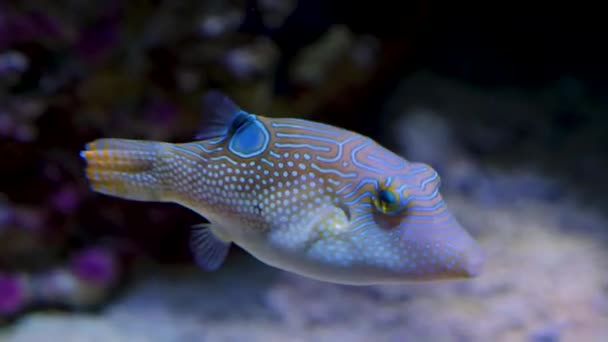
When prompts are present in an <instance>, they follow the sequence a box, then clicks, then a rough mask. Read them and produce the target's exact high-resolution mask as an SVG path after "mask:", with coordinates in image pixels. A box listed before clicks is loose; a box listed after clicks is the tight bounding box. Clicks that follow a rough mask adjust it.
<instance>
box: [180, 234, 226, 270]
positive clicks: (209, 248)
mask: <svg viewBox="0 0 608 342" xmlns="http://www.w3.org/2000/svg"><path fill="white" fill-rule="evenodd" d="M211 226H212V224H211V223H202V224H198V225H196V226H193V227H192V231H191V234H190V248H191V250H192V254H193V255H194V259H195V261H196V263H197V264H198V265H199V266H200V267H201V268H202V269H203V270H205V271H215V270H217V269H218V268H219V267H220V266H221V265H222V264H223V263H224V260H225V259H226V255H228V251H229V250H230V244H231V242H230V241H224V240H222V239H220V238H219V237H218V236H216V235H215V234H214V233H213V231H212V229H211Z"/></svg>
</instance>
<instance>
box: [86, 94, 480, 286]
mask: <svg viewBox="0 0 608 342" xmlns="http://www.w3.org/2000/svg"><path fill="white" fill-rule="evenodd" d="M203 104H204V105H203V108H206V110H204V114H205V115H204V116H203V118H202V121H203V122H202V125H201V129H200V133H199V134H198V135H197V137H196V139H197V141H193V142H187V143H175V144H174V143H167V142H156V141H143V140H128V139H99V140H96V141H93V142H91V143H89V144H88V145H87V146H86V149H85V151H83V152H82V156H83V158H84V159H85V160H86V161H87V169H86V174H87V178H88V180H89V182H90V184H91V187H92V189H93V190H95V191H97V192H99V193H102V194H107V195H112V196H117V197H121V198H125V199H131V200H139V201H159V202H174V203H178V204H180V205H182V206H185V207H187V208H190V209H191V210H193V211H195V212H197V213H198V214H200V215H202V216H204V217H205V218H206V219H207V220H208V221H209V222H210V223H206V224H201V225H197V226H195V227H193V229H192V234H191V248H192V251H193V254H194V256H195V259H196V261H197V263H198V264H199V265H200V266H201V267H202V268H203V269H205V270H215V269H217V268H219V267H220V266H221V265H222V263H223V262H224V259H225V257H226V255H227V254H228V251H229V247H230V244H231V243H235V244H237V245H239V246H240V247H242V248H243V249H245V250H246V251H247V252H249V253H250V254H252V255H253V256H255V257H256V258H257V259H259V260H261V261H263V262H265V263H266V264H268V265H271V266H274V267H277V268H280V269H283V270H287V271H291V272H294V273H298V274H301V275H304V276H308V277H311V278H315V279H318V280H323V281H328V282H335V283H342V284H353V285H368V284H379V283H402V282H408V281H416V280H436V279H453V278H468V277H473V276H476V275H478V274H479V273H480V271H481V269H482V264H483V255H482V252H481V250H480V247H479V246H478V244H477V243H476V242H475V241H474V240H473V238H472V237H471V236H470V235H469V234H468V233H467V232H466V231H465V230H464V229H463V228H462V227H461V226H460V224H459V223H458V222H457V220H456V219H455V218H454V216H453V215H452V214H451V213H450V211H449V210H448V208H447V206H446V204H445V202H444V200H443V199H442V196H441V194H440V193H439V187H440V178H439V176H438V174H437V172H436V171H435V170H434V169H433V168H432V167H430V166H429V165H426V164H423V163H418V162H410V161H407V160H405V159H403V158H402V157H400V156H398V155H396V154H395V153H393V152H391V151H389V150H387V149H386V148H384V147H382V146H381V145H379V144H378V143H376V142H375V141H373V140H372V139H370V138H368V137H365V136H362V135H360V134H357V133H355V132H351V131H348V130H345V129H341V128H337V127H334V126H330V125H326V124H322V123H317V122H313V121H307V120H301V119H291V118H269V117H263V116H259V115H254V114H250V113H247V112H245V111H244V110H242V109H241V108H239V107H238V106H237V105H236V104H235V103H233V102H232V101H231V100H230V99H229V98H228V97H226V96H225V95H223V94H222V93H220V92H218V91H210V92H209V93H208V94H207V95H206V96H205V97H204V98H203Z"/></svg>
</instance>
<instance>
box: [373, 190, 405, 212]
mask: <svg viewBox="0 0 608 342" xmlns="http://www.w3.org/2000/svg"><path fill="white" fill-rule="evenodd" d="M374 204H375V206H376V209H378V211H380V212H382V213H384V214H391V213H395V212H396V211H398V210H399V209H401V207H402V205H401V198H400V196H399V194H398V193H397V192H396V191H395V190H394V189H392V188H385V189H380V190H379V191H378V194H377V196H376V199H375V201H374Z"/></svg>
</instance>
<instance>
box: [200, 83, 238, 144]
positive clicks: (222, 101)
mask: <svg viewBox="0 0 608 342" xmlns="http://www.w3.org/2000/svg"><path fill="white" fill-rule="evenodd" d="M241 112H243V111H242V110H241V108H240V107H239V106H237V105H236V104H235V103H234V102H232V100H231V99H230V98H229V97H228V96H226V95H224V94H223V93H222V92H221V91H218V90H210V91H208V92H207V94H205V96H203V100H202V118H201V123H200V126H199V130H198V132H197V134H196V137H195V139H210V138H216V137H220V136H223V135H226V134H227V133H228V131H229V130H230V127H231V126H232V123H233V122H234V119H235V118H236V117H238V116H239V114H240V113H241Z"/></svg>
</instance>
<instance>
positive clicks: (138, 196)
mask: <svg viewBox="0 0 608 342" xmlns="http://www.w3.org/2000/svg"><path fill="white" fill-rule="evenodd" d="M163 145H164V143H161V142H155V141H143V140H127V139H99V140H95V141H93V142H91V143H89V144H87V145H86V150H85V151H82V152H81V153H80V155H81V156H82V157H83V158H84V159H85V160H86V162H87V168H86V175H87V178H88V180H89V183H90V184H91V188H92V189H93V190H95V191H97V192H99V193H102V194H106V195H111V196H116V197H122V198H126V199H131V200H138V201H162V198H163V193H164V185H163V182H162V179H160V178H161V174H160V172H159V171H158V166H159V164H160V163H159V162H160V156H161V153H160V151H161V149H162V147H163Z"/></svg>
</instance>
